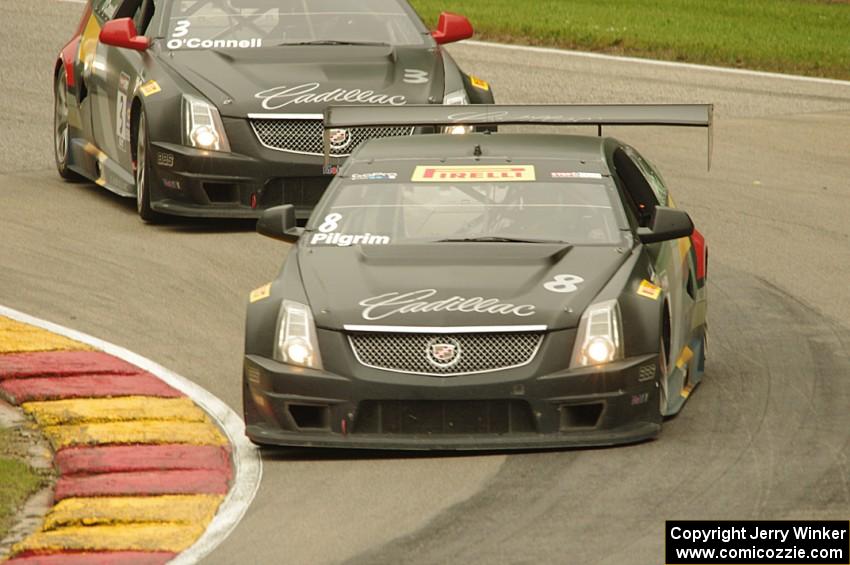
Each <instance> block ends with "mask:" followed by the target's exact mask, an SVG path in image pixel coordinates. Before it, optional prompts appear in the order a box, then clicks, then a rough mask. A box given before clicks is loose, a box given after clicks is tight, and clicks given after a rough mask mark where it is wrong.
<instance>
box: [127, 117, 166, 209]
mask: <svg viewBox="0 0 850 565" xmlns="http://www.w3.org/2000/svg"><path fill="white" fill-rule="evenodd" d="M148 149H149V146H148V130H147V119H146V118H145V112H144V111H142V112H141V114H140V116H139V127H138V134H137V135H136V155H135V157H136V158H135V160H134V174H135V177H136V211H137V212H138V213H139V217H140V218H141V219H142V221H144V222H146V223H148V224H158V223H161V222H162V221H163V219H164V218H163V215H162V214H160V213H159V212H155V211H154V210H153V209H152V208H151V193H150V185H149V183H150V166H149V165H148V153H149V151H148Z"/></svg>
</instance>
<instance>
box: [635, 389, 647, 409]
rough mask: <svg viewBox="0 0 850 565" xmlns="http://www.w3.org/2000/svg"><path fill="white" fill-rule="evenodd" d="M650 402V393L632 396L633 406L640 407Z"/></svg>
mask: <svg viewBox="0 0 850 565" xmlns="http://www.w3.org/2000/svg"><path fill="white" fill-rule="evenodd" d="M648 401H649V393H648V392H644V393H641V394H633V395H632V406H640V405H641V404H646V403H647V402H648Z"/></svg>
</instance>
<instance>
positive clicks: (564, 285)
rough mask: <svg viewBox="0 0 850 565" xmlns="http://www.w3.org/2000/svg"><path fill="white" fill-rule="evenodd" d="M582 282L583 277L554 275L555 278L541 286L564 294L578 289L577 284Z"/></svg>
mask: <svg viewBox="0 0 850 565" xmlns="http://www.w3.org/2000/svg"><path fill="white" fill-rule="evenodd" d="M583 282H584V279H583V278H581V277H579V276H576V275H556V276H555V280H553V281H549V282H547V283H546V284H544V285H543V288H545V289H546V290H548V291H549V292H559V293H562V294H566V293H568V292H575V291H577V290H578V285H580V284H581V283H583Z"/></svg>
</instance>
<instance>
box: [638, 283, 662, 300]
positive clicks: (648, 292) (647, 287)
mask: <svg viewBox="0 0 850 565" xmlns="http://www.w3.org/2000/svg"><path fill="white" fill-rule="evenodd" d="M637 293H638V295H640V296H643V297H644V298H651V299H653V300H658V297H659V296H661V287H660V286H656V285H654V284H652V283H651V282H649V281H648V280H646V279H644V280H642V281H641V282H640V286H639V287H638V289H637Z"/></svg>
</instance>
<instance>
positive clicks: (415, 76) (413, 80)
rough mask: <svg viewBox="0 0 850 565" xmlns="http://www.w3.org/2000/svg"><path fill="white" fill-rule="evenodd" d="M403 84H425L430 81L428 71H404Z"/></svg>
mask: <svg viewBox="0 0 850 565" xmlns="http://www.w3.org/2000/svg"><path fill="white" fill-rule="evenodd" d="M403 80H404V82H406V83H407V84H425V83H426V82H428V81H429V80H431V75H430V74H428V71H420V70H419V69H404V79H403Z"/></svg>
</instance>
